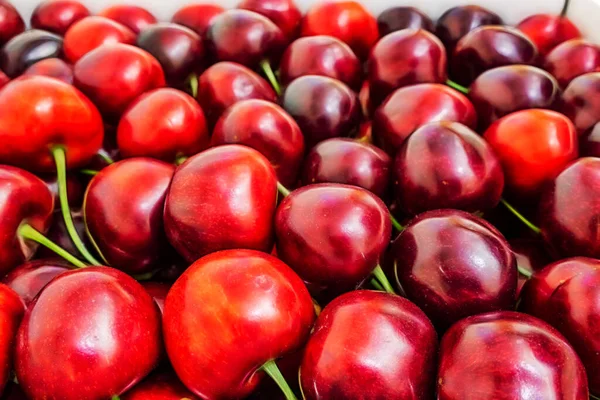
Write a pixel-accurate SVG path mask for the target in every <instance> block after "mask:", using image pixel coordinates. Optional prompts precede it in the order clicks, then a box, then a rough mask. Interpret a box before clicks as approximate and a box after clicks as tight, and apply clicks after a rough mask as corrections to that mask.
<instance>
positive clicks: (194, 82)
mask: <svg viewBox="0 0 600 400" xmlns="http://www.w3.org/2000/svg"><path fill="white" fill-rule="evenodd" d="M187 84H188V85H190V89H191V91H192V97H193V98H197V97H198V75H196V74H190V76H188V78H187Z"/></svg>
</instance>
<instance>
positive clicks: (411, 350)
mask: <svg viewBox="0 0 600 400" xmlns="http://www.w3.org/2000/svg"><path fill="white" fill-rule="evenodd" d="M437 347H438V341H437V334H436V332H435V329H434V328H433V325H432V324H431V322H430V321H429V319H427V317H426V316H425V314H424V313H423V311H421V310H420V309H419V308H418V307H417V306H415V305H414V304H413V303H411V302H410V301H408V300H406V299H404V298H402V297H400V296H396V295H393V294H388V293H380V292H375V291H366V290H358V291H353V292H350V293H347V294H344V295H342V296H340V297H338V298H337V299H335V300H334V301H333V302H331V303H330V304H329V305H328V306H327V307H325V309H324V310H323V312H322V313H321V315H320V316H319V318H318V319H317V322H316V324H315V327H314V329H313V331H312V334H311V337H310V339H309V341H308V343H307V345H306V349H305V351H304V358H303V360H302V366H301V368H300V372H299V379H300V381H301V384H302V393H303V395H304V398H305V399H307V400H316V399H359V398H367V397H368V398H372V399H404V400H419V399H426V398H431V397H432V396H433V385H434V382H435V369H436V357H437Z"/></svg>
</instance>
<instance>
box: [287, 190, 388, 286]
mask: <svg viewBox="0 0 600 400" xmlns="http://www.w3.org/2000/svg"><path fill="white" fill-rule="evenodd" d="M307 215H311V218H308V219H307V218H306V216H307ZM275 233H276V236H277V255H278V257H279V258H280V259H281V260H282V261H284V262H285V263H286V264H288V265H289V266H290V267H292V269H293V270H294V271H296V272H297V273H298V275H299V276H300V277H301V278H302V279H303V280H304V281H305V282H307V283H308V284H310V286H312V287H314V288H315V291H317V293H318V292H320V291H323V292H324V293H328V294H329V293H331V294H339V293H343V292H346V291H349V290H352V289H354V288H356V287H357V286H358V285H360V284H361V283H362V282H363V281H364V280H365V279H366V278H367V277H369V276H370V274H372V273H373V274H374V275H375V276H376V277H378V278H379V275H380V274H381V275H383V272H382V271H381V267H379V261H380V259H381V257H382V255H383V252H384V251H385V249H386V247H387V245H388V243H389V241H390V237H391V233H392V225H391V222H390V217H389V211H388V210H387V208H386V206H385V204H384V203H383V201H382V200H381V199H379V198H378V197H377V196H375V195H374V194H373V193H371V192H369V191H367V190H365V189H362V188H359V187H355V186H349V185H340V184H330V183H322V184H316V185H309V186H306V187H303V188H300V189H297V190H295V191H294V192H292V193H291V194H290V195H289V196H287V197H286V198H285V199H284V200H283V201H282V202H281V204H280V206H279V208H278V209H277V214H276V215H275ZM383 280H384V281H385V282H382V284H384V285H386V286H385V287H387V288H388V289H387V290H388V291H392V292H393V289H391V286H390V285H389V283H387V280H385V276H383Z"/></svg>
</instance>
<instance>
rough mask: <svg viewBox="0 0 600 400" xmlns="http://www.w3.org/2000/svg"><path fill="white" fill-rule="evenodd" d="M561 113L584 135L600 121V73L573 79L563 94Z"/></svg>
mask: <svg viewBox="0 0 600 400" xmlns="http://www.w3.org/2000/svg"><path fill="white" fill-rule="evenodd" d="M560 111H561V112H562V113H563V114H565V115H566V116H567V117H569V118H570V119H571V121H573V123H574V124H575V127H576V128H577V132H579V134H580V135H581V134H583V133H584V132H585V131H587V130H588V129H590V128H592V127H593V126H594V125H596V123H597V122H599V121H600V72H591V73H588V74H584V75H581V76H578V77H577V78H575V79H573V80H572V81H571V83H569V85H568V86H567V88H566V89H565V91H564V92H563V94H562V101H561V108H560Z"/></svg>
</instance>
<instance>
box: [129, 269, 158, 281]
mask: <svg viewBox="0 0 600 400" xmlns="http://www.w3.org/2000/svg"><path fill="white" fill-rule="evenodd" d="M157 272H158V271H150V272H146V273H145V274H139V275H133V279H135V280H136V281H140V282H141V281H149V280H150V279H152V278H153V277H154V275H156V273H157Z"/></svg>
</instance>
